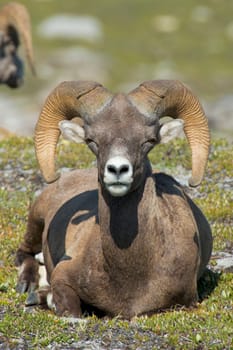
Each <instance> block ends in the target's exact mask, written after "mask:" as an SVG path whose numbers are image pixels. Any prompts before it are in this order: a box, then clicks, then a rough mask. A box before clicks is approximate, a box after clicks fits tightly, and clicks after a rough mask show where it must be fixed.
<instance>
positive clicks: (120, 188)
mask: <svg viewBox="0 0 233 350" xmlns="http://www.w3.org/2000/svg"><path fill="white" fill-rule="evenodd" d="M105 186H106V189H107V190H108V192H109V193H110V194H111V195H112V196H113V197H121V196H124V195H125V194H126V193H127V192H128V191H129V189H130V187H131V183H124V182H112V183H105Z"/></svg>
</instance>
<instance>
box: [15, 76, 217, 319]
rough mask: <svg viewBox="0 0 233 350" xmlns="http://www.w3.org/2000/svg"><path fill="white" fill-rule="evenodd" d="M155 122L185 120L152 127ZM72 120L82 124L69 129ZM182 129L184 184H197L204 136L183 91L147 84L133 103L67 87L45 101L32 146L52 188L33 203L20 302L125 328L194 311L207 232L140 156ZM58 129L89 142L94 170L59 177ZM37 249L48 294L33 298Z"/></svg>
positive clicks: (196, 212)
mask: <svg viewBox="0 0 233 350" xmlns="http://www.w3.org/2000/svg"><path fill="white" fill-rule="evenodd" d="M163 116H171V117H173V118H175V119H176V118H178V117H179V118H180V119H181V120H180V119H178V120H173V121H171V122H169V123H167V124H164V125H160V118H161V117H163ZM74 117H79V118H81V119H82V121H83V124H84V125H83V126H81V125H80V124H77V123H74V122H72V121H71V119H73V118H74ZM183 124H184V131H185V134H186V136H187V139H188V142H189V144H190V147H191V151H192V177H191V178H190V180H189V183H190V185H191V186H197V185H198V184H199V183H200V182H201V180H202V178H203V175H204V171H205V166H206V161H207V158H208V152H209V142H210V138H209V129H208V124H207V119H206V117H205V115H204V112H203V110H202V107H201V105H200V103H199V101H198V99H197V98H196V97H194V95H193V94H192V92H191V91H190V89H189V88H187V87H185V86H184V85H183V84H182V83H181V82H179V81H173V80H155V81H147V82H144V83H142V84H141V85H140V86H139V87H137V88H136V89H135V90H133V91H131V92H130V93H129V94H112V93H110V92H109V91H108V90H107V89H105V88H104V87H103V86H102V85H100V84H98V83H95V82H88V81H87V82H85V81H84V82H63V83H61V84H59V85H58V86H57V87H56V88H55V90H54V91H52V92H51V94H50V95H49V96H48V98H47V100H46V102H45V105H44V107H43V108H42V111H41V114H40V117H39V119H38V122H37V126H36V130H35V147H36V154H37V159H38V162H39V165H40V168H41V171H42V174H43V176H44V178H45V180H46V181H47V182H48V183H51V182H54V183H51V184H49V185H48V186H47V188H46V189H45V190H44V191H43V192H42V194H41V195H40V196H39V197H38V198H37V199H36V201H35V202H34V204H33V205H32V207H31V210H30V213H29V220H28V226H27V231H26V234H25V237H24V240H23V242H22V244H21V245H20V247H19V249H18V251H17V258H16V262H17V265H18V266H20V269H19V271H20V272H19V277H18V283H17V290H18V291H20V292H25V291H29V292H30V293H29V296H28V301H27V302H28V304H37V303H38V304H39V303H42V302H44V301H45V298H47V300H48V299H49V300H50V305H51V306H52V307H54V309H55V311H56V313H57V314H58V315H72V316H75V317H79V316H80V315H81V314H82V311H83V305H89V306H92V307H93V308H95V309H98V310H101V311H102V312H104V314H106V315H109V316H116V315H120V316H121V317H123V318H127V319H130V318H132V317H133V316H135V315H141V314H150V313H152V312H155V311H156V310H159V309H164V308H169V307H171V306H172V305H186V306H190V305H192V304H194V303H195V302H196V300H197V280H198V279H199V278H200V276H201V275H202V273H203V271H204V269H205V267H206V264H207V263H208V260H209V257H210V254H211V249H212V236H211V230H210V227H209V224H208V222H207V220H206V219H205V217H204V215H203V214H202V212H201V211H200V209H198V208H197V206H196V205H195V204H194V203H193V202H192V201H191V199H190V198H189V197H188V196H187V195H186V194H185V193H184V191H183V189H182V187H181V186H180V185H179V184H178V183H177V182H176V181H175V180H174V179H173V178H172V177H170V176H169V175H166V174H164V173H153V172H152V169H151V165H150V163H149V160H148V156H147V154H148V152H149V151H150V150H151V149H152V148H153V147H154V146H155V145H156V144H158V143H159V142H161V141H162V140H163V139H166V138H167V140H168V139H169V138H171V137H173V134H174V135H175V134H176V131H177V130H180V128H181V125H182V126H183ZM59 128H60V130H61V131H62V133H63V135H64V136H65V137H68V138H69V139H71V140H74V141H76V142H85V143H86V144H87V145H88V147H89V148H90V149H91V151H92V152H93V153H94V154H95V156H96V158H97V170H96V169H88V170H74V171H71V172H69V173H66V174H63V175H62V176H61V177H60V178H59V179H58V175H57V174H56V169H55V162H54V161H55V159H54V158H55V150H56V144H57V142H58V138H59V135H60V130H59ZM55 180H56V181H55ZM41 250H42V251H43V255H44V261H45V266H46V269H47V274H48V281H49V283H50V291H49V292H48V290H47V291H46V293H48V294H46V293H45V291H44V290H43V289H42V290H38V291H36V292H35V291H34V290H35V288H36V287H37V284H38V272H37V271H38V263H37V261H36V260H35V255H36V254H38V253H39V252H40V251H41ZM46 295H47V296H46Z"/></svg>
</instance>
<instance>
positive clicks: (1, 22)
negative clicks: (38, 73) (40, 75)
mask: <svg viewBox="0 0 233 350" xmlns="http://www.w3.org/2000/svg"><path fill="white" fill-rule="evenodd" d="M20 40H22V44H23V46H24V49H25V51H26V55H27V59H28V63H29V65H30V67H31V70H32V72H33V73H35V68H34V58H33V48H32V39H31V24H30V16H29V13H28V11H27V9H26V7H25V6H24V5H22V4H19V3H17V2H10V3H8V4H6V5H4V6H3V7H1V8H0V84H6V85H8V86H10V87H11V88H17V87H19V86H20V85H21V84H22V82H23V75H24V66H23V61H22V59H21V58H20V56H19V55H18V49H19V45H20Z"/></svg>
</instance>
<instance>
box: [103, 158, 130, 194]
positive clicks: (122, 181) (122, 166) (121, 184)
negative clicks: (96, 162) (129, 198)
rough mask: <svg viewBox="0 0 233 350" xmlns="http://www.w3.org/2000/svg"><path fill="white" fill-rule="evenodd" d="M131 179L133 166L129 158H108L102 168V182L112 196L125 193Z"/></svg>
mask: <svg viewBox="0 0 233 350" xmlns="http://www.w3.org/2000/svg"><path fill="white" fill-rule="evenodd" d="M132 181H133V167H132V165H131V163H130V162H129V160H128V159H127V158H124V157H120V156H116V157H112V158H110V159H109V160H108V161H107V163H106V165H105V170H104V183H105V185H106V188H107V189H108V191H109V192H110V193H111V194H112V195H113V196H123V195H124V194H126V193H127V192H128V191H129V189H130V187H131V183H132Z"/></svg>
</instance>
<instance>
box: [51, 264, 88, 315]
mask: <svg viewBox="0 0 233 350" xmlns="http://www.w3.org/2000/svg"><path fill="white" fill-rule="evenodd" d="M69 265H70V264H69V262H65V261H64V262H60V263H59V264H58V265H57V267H56V269H55V270H54V272H53V274H52V278H51V294H52V303H53V307H54V310H55V312H56V314H57V315H58V316H72V317H80V316H81V315H82V310H81V302H80V298H79V296H78V291H77V290H76V289H75V286H74V285H72V278H69Z"/></svg>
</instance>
